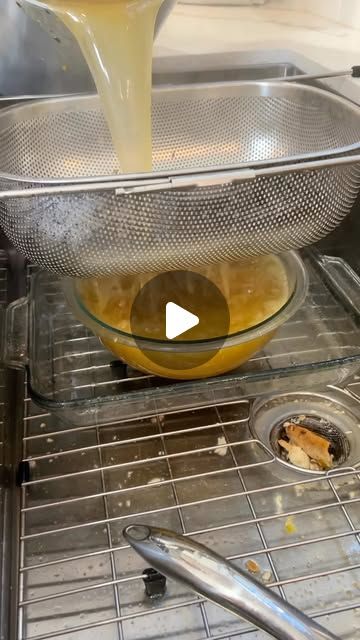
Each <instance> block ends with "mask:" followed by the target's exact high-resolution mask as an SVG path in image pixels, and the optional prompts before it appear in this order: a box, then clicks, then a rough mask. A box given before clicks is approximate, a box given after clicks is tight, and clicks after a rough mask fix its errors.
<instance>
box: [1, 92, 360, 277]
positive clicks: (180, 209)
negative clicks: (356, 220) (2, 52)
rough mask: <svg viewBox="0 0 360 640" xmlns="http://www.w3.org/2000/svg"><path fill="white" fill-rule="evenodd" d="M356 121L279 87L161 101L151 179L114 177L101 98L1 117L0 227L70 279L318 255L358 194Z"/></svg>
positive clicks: (336, 104)
mask: <svg viewBox="0 0 360 640" xmlns="http://www.w3.org/2000/svg"><path fill="white" fill-rule="evenodd" d="M359 141H360V109H359V107H357V106H355V105H353V104H351V103H350V102H348V101H346V100H343V99H342V98H338V97H337V96H334V95H333V94H331V93H329V92H326V91H323V90H319V89H315V88H312V87H307V86H302V85H289V84H284V83H281V82H279V83H276V82H275V83H274V82H271V83H269V82H261V83H226V84H212V85H192V86H182V87H177V88H161V89H157V90H155V91H154V94H153V167H154V171H153V173H151V174H146V175H145V174H138V175H132V176H129V175H122V176H121V175H120V176H119V175H116V172H117V169H116V167H117V165H116V157H115V154H114V151H113V147H112V143H111V139H110V135H109V132H108V129H107V126H106V123H105V121H104V118H103V115H102V112H101V109H100V105H99V100H98V98H97V97H96V96H82V97H71V98H58V99H54V100H43V101H37V102H33V103H28V104H25V105H21V106H15V107H11V108H9V109H5V110H4V111H3V112H2V113H1V114H0V189H1V193H0V201H1V205H0V221H1V224H2V226H3V228H4V231H5V233H6V234H7V235H8V236H9V238H10V239H11V240H12V241H13V242H14V244H15V245H16V247H17V248H18V249H19V250H20V251H21V252H22V253H24V254H25V255H26V256H27V257H28V258H29V259H30V260H31V261H32V262H34V263H36V264H39V265H41V266H43V267H45V268H47V269H50V270H52V271H55V272H58V273H62V274H67V275H71V276H80V277H81V276H95V275H104V274H115V273H135V272H143V271H163V270H170V269H178V268H189V267H191V266H195V265H199V264H206V263H211V262H217V261H223V260H232V259H239V258H246V257H249V256H254V255H260V254H266V253H279V252H282V251H285V250H289V249H292V248H300V247H302V246H305V245H307V244H310V243H312V242H315V241H317V240H318V239H319V238H321V237H322V236H324V235H326V234H327V233H328V232H329V231H331V230H332V229H333V228H334V227H335V226H336V225H337V224H339V223H340V221H341V220H342V219H343V218H344V216H345V215H346V214H347V213H348V212H349V210H350V208H351V206H352V204H353V202H354V200H355V198H356V196H357V193H358V191H359V188H360V155H356V154H359V153H360V142H359Z"/></svg>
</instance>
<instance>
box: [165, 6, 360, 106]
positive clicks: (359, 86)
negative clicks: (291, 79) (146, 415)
mask: <svg viewBox="0 0 360 640" xmlns="http://www.w3.org/2000/svg"><path fill="white" fill-rule="evenodd" d="M254 50H255V51H259V50H262V51H263V52H264V50H265V51H266V53H265V56H266V55H267V52H268V60H267V61H268V62H273V61H277V62H278V61H279V50H282V51H284V52H285V51H286V52H287V54H285V53H283V60H282V61H283V62H293V63H294V64H298V66H300V67H301V68H302V69H304V70H305V71H306V72H308V73H312V72H317V71H320V70H321V69H330V70H342V69H347V68H351V67H352V66H353V65H355V64H360V22H359V24H356V25H355V26H353V27H348V26H345V25H342V24H339V23H337V22H335V21H331V20H329V19H327V18H323V17H319V16H316V15H313V14H311V13H305V12H299V11H289V10H284V9H276V8H273V6H272V4H268V5H264V6H261V7H240V6H239V7H235V6H204V5H200V6H199V5H190V4H177V5H176V6H175V8H174V9H173V11H172V13H171V14H170V16H169V17H168V19H167V21H166V23H165V25H164V27H163V29H162V31H161V32H160V34H159V36H158V38H157V41H156V44H155V51H154V54H155V56H164V55H171V56H173V55H182V54H189V53H190V54H199V53H217V52H232V51H237V52H239V51H241V52H244V54H245V55H246V52H249V51H254ZM275 51H277V53H276V54H275ZM284 55H287V59H284ZM289 56H290V57H291V58H292V59H289ZM336 82H337V87H339V83H341V89H342V90H344V92H345V94H347V95H349V94H353V95H352V96H351V95H349V97H357V98H358V97H359V95H360V81H359V80H352V79H351V80H349V79H345V80H343V81H342V80H336Z"/></svg>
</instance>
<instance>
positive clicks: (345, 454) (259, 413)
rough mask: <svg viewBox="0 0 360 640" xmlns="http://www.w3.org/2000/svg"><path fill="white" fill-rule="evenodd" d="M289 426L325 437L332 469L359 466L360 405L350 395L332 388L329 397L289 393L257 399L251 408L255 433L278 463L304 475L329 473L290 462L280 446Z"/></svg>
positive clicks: (251, 423)
mask: <svg viewBox="0 0 360 640" xmlns="http://www.w3.org/2000/svg"><path fill="white" fill-rule="evenodd" d="M289 424H295V425H298V426H299V427H300V426H302V427H305V428H306V429H307V430H309V431H311V432H313V433H314V434H317V435H319V436H322V437H324V438H326V439H327V440H328V441H329V443H330V446H329V453H330V454H331V456H332V458H333V468H339V467H354V466H358V465H359V464H360V402H359V401H358V400H356V399H354V398H353V397H352V396H350V395H349V394H348V393H347V392H345V391H341V390H339V389H333V390H331V391H329V393H328V394H314V393H310V392H303V393H300V392H296V393H287V394H281V395H278V396H271V397H268V398H265V399H259V400H256V401H255V402H254V404H253V406H252V410H251V414H250V427H251V430H252V433H253V434H254V436H255V437H256V438H258V439H259V440H260V441H261V442H263V443H264V444H265V445H266V446H267V447H268V448H269V449H270V450H271V451H273V452H274V454H275V456H276V459H277V460H278V461H279V462H281V463H282V464H284V465H286V466H287V467H290V468H292V469H296V470H297V471H300V472H302V473H311V474H323V473H326V471H320V470H314V469H304V468H302V467H299V466H296V465H295V464H293V463H291V462H290V461H289V458H288V455H287V452H286V451H285V449H284V448H283V447H281V446H280V445H279V440H285V441H286V440H288V438H287V434H286V427H287V426H288V425H289Z"/></svg>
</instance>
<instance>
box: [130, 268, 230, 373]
mask: <svg viewBox="0 0 360 640" xmlns="http://www.w3.org/2000/svg"><path fill="white" fill-rule="evenodd" d="M168 302H173V303H175V304H177V305H178V306H179V307H182V308H184V309H186V311H189V312H190V313H193V314H194V315H196V316H198V318H199V324H198V325H197V326H195V327H193V328H192V329H189V330H188V331H186V332H185V333H183V334H181V335H180V336H178V337H177V338H175V339H174V340H168V339H167V337H166V305H167V303H168ZM144 318H145V319H146V318H148V323H147V322H144ZM130 324H131V332H132V335H133V338H134V340H135V341H136V344H137V346H138V348H139V349H141V351H142V352H143V353H144V355H146V357H147V358H149V360H152V361H153V362H154V363H156V364H157V365H160V366H162V367H166V368H168V369H191V368H194V367H198V366H199V365H203V364H204V363H205V362H207V361H208V360H211V358H213V357H214V356H215V355H216V353H217V352H218V351H219V350H220V349H221V348H222V346H223V344H224V341H225V339H226V338H227V336H228V331H229V326H230V313H229V307H228V304H227V302H226V299H225V297H224V295H223V294H222V292H221V291H220V289H219V288H218V287H217V286H216V285H215V284H214V283H213V282H211V280H209V279H208V278H206V277H205V276H202V275H200V274H199V273H195V272H193V271H169V272H166V273H161V274H160V275H157V276H155V277H154V278H152V279H151V280H149V281H148V282H147V283H146V284H145V285H144V286H143V287H142V288H141V290H140V291H139V293H138V294H137V296H136V298H135V300H134V302H133V305H132V308H131V314H130ZM212 340H216V344H215V345H214V344H212V343H211V342H210V343H209V341H212ZM150 341H151V344H150ZM208 343H209V344H208ZM199 347H200V348H199Z"/></svg>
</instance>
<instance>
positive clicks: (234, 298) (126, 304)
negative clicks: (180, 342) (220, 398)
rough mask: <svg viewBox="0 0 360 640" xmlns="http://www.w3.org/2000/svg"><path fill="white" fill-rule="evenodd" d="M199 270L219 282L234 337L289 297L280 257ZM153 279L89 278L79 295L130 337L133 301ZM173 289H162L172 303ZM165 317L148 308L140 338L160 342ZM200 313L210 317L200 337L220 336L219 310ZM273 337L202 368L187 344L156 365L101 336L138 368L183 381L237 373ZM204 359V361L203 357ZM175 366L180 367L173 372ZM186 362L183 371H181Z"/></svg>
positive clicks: (226, 352)
mask: <svg viewBox="0 0 360 640" xmlns="http://www.w3.org/2000/svg"><path fill="white" fill-rule="evenodd" d="M194 271H196V272H197V273H201V274H202V275H204V276H206V277H207V278H208V279H209V280H211V281H212V282H213V283H214V284H216V285H217V287H218V288H219V289H220V290H221V291H222V293H223V295H224V296H225V299H226V301H227V304H228V307H229V312H230V327H229V334H233V333H237V332H240V331H244V330H246V329H250V328H252V327H254V326H256V325H259V324H260V323H262V322H264V321H265V320H267V319H268V318H270V317H271V316H273V315H274V314H275V313H276V312H277V311H279V309H281V308H282V307H283V306H284V305H285V304H286V302H287V301H288V299H289V294H290V292H289V284H288V278H287V274H286V270H285V267H284V265H283V263H282V261H281V260H280V259H279V258H278V257H276V256H263V257H261V258H257V259H256V260H252V261H251V262H248V263H241V262H233V263H226V264H220V265H212V266H209V267H203V268H199V269H194ZM152 277H154V274H151V275H150V274H149V275H138V276H120V277H119V276H116V277H115V276H114V277H111V278H94V279H88V280H83V281H79V282H78V283H77V292H78V295H79V297H80V298H81V300H82V303H83V305H84V306H85V308H86V309H87V310H88V311H90V313H91V314H92V315H93V316H95V317H96V318H97V319H98V320H100V321H102V322H103V323H104V324H106V325H109V326H110V327H114V328H116V329H120V330H121V331H123V332H126V333H129V334H131V326H130V314H131V307H132V303H133V301H134V299H135V297H136V295H137V293H138V292H139V290H140V289H141V287H142V286H143V285H144V284H145V283H146V282H147V280H149V279H150V278H152ZM173 287H174V282H173V281H172V280H169V290H168V291H166V292H164V291H162V293H163V294H165V297H167V298H168V299H169V300H171V298H172V291H173ZM179 288H180V286H179ZM190 298H191V291H189V292H188V297H187V295H186V292H185V293H184V299H183V300H182V303H181V304H182V306H184V308H188V306H189V300H190ZM161 313H162V311H161V310H160V309H159V308H156V303H155V302H154V308H153V309H151V308H147V309H144V310H143V313H142V314H141V316H140V317H138V318H137V330H138V334H139V335H141V336H143V337H145V338H149V339H151V338H155V339H156V338H159V337H160V332H161V327H163V324H164V321H163V317H162V316H161ZM196 313H197V315H199V316H200V318H202V317H205V318H207V321H206V322H205V323H200V325H198V327H197V328H196V329H197V330H198V333H197V339H210V338H214V337H218V336H214V335H213V332H212V327H214V326H215V325H216V321H215V316H216V313H217V310H216V309H213V308H209V309H204V308H201V306H198V307H197V309H196ZM199 331H200V333H199ZM271 337H272V333H267V334H265V335H263V336H260V337H259V338H255V339H252V340H248V341H244V342H242V343H240V344H238V345H235V346H232V347H224V348H222V349H221V350H220V351H218V352H217V353H216V354H215V355H214V357H211V359H210V360H208V361H207V362H205V363H203V362H201V363H200V364H199V365H197V357H198V356H197V355H196V352H195V353H194V352H191V350H189V348H188V347H186V346H185V347H184V352H183V353H179V352H177V353H174V352H163V355H162V356H161V357H160V358H157V360H158V362H157V363H155V362H153V361H152V360H151V358H148V357H147V355H146V351H145V352H144V351H141V350H140V349H138V348H137V347H129V346H127V345H125V344H124V343H123V342H122V341H121V337H119V338H118V339H117V338H112V337H109V334H106V332H104V333H103V334H102V340H103V343H104V344H105V345H106V347H108V348H109V349H110V350H111V351H113V352H114V353H115V354H116V355H117V356H118V357H120V358H121V359H123V360H125V361H126V362H127V363H128V364H131V365H132V366H134V367H135V368H137V369H140V370H143V371H149V372H150V373H155V374H157V375H161V376H165V377H172V378H182V379H184V378H199V377H207V376H213V375H218V374H220V373H223V372H226V371H229V370H231V369H234V368H235V367H236V366H238V365H239V364H241V363H242V362H244V361H245V360H247V359H248V358H250V357H251V356H252V355H253V354H254V353H255V352H256V351H258V350H259V349H261V348H262V347H263V345H264V344H265V343H266V342H268V340H270V338H271ZM200 356H201V358H202V356H203V353H202V354H200ZM175 363H176V367H175V366H174V368H173V366H172V365H174V364H175ZM182 363H184V369H181V364H182ZM179 365H180V368H179ZM188 367H191V368H188Z"/></svg>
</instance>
